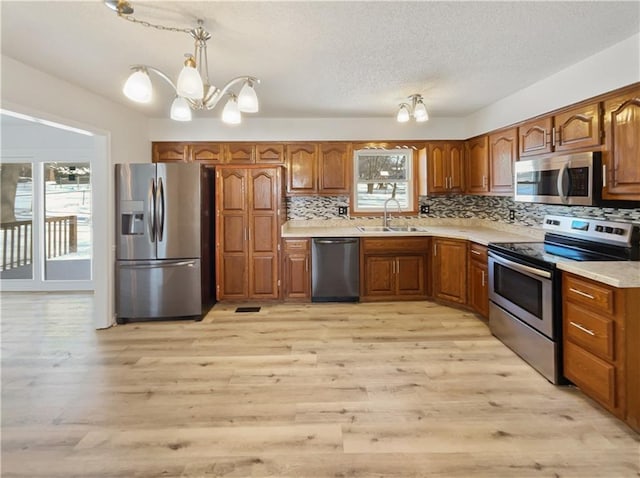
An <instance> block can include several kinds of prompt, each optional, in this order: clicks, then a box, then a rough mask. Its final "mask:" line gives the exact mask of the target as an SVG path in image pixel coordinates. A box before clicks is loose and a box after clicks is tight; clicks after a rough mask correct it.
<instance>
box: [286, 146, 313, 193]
mask: <svg viewBox="0 0 640 478" xmlns="http://www.w3.org/2000/svg"><path fill="white" fill-rule="evenodd" d="M316 159H317V150H316V145H315V144H292V145H289V146H287V148H286V166H287V193H288V194H312V193H315V192H316V191H317V186H316V183H317V177H316Z"/></svg>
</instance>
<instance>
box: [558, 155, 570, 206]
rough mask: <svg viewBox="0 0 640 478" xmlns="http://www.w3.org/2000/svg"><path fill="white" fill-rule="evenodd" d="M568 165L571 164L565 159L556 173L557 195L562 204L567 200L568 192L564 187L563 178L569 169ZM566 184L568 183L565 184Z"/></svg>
mask: <svg viewBox="0 0 640 478" xmlns="http://www.w3.org/2000/svg"><path fill="white" fill-rule="evenodd" d="M570 166H571V164H570V163H569V161H567V162H566V163H564V164H563V165H562V167H561V168H560V172H559V173H558V195H559V196H560V200H561V201H562V203H563V204H567V203H568V202H569V192H568V191H565V189H564V182H565V181H564V179H565V178H566V177H568V176H567V172H568V171H569V167H570ZM567 186H570V185H569V184H567Z"/></svg>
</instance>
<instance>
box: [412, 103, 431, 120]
mask: <svg viewBox="0 0 640 478" xmlns="http://www.w3.org/2000/svg"><path fill="white" fill-rule="evenodd" d="M413 117H414V118H415V119H416V121H417V122H419V123H422V122H424V121H428V120H429V113H427V108H426V107H425V106H424V103H423V102H422V100H418V102H417V103H416V107H415V108H414V109H413Z"/></svg>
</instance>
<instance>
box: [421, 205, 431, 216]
mask: <svg viewBox="0 0 640 478" xmlns="http://www.w3.org/2000/svg"><path fill="white" fill-rule="evenodd" d="M420 214H429V205H428V204H423V205H422V206H420Z"/></svg>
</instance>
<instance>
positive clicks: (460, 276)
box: [433, 239, 467, 304]
mask: <svg viewBox="0 0 640 478" xmlns="http://www.w3.org/2000/svg"><path fill="white" fill-rule="evenodd" d="M433 273H434V281H433V282H434V284H433V287H434V290H433V293H434V296H436V297H437V298H439V299H443V300H447V301H449V302H455V303H458V304H466V302H467V242H466V241H458V240H455V239H435V240H434V241H433Z"/></svg>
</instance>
